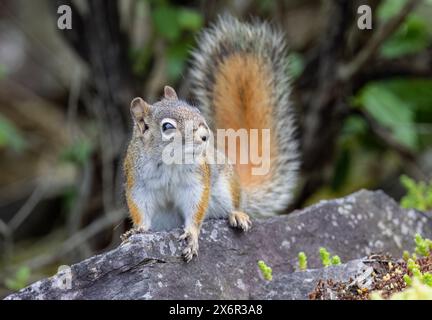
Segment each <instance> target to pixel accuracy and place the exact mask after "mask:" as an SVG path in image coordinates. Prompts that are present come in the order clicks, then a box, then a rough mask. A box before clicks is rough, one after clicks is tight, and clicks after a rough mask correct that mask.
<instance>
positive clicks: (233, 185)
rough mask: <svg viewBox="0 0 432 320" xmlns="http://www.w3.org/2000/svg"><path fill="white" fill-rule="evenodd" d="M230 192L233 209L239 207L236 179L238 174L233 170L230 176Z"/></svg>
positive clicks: (238, 188) (238, 185)
mask: <svg viewBox="0 0 432 320" xmlns="http://www.w3.org/2000/svg"><path fill="white" fill-rule="evenodd" d="M230 192H231V199H232V201H233V206H234V209H235V210H237V209H239V208H240V192H241V188H240V183H239V181H238V176H237V175H236V173H235V172H234V173H233V174H232V176H231V177H230Z"/></svg>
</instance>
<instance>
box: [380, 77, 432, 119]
mask: <svg viewBox="0 0 432 320" xmlns="http://www.w3.org/2000/svg"><path fill="white" fill-rule="evenodd" d="M379 85H380V86H382V87H384V88H385V89H386V90H389V91H391V92H392V93H393V94H395V95H397V96H398V97H399V98H400V99H402V100H404V101H405V102H409V103H410V104H411V105H412V106H413V107H414V108H415V109H416V110H417V111H419V110H424V111H428V112H430V113H431V114H432V108H431V106H432V80H431V79H426V78H424V79H422V78H400V79H391V80H387V81H384V82H380V83H379Z"/></svg>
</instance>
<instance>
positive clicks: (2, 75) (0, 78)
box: [0, 64, 7, 80]
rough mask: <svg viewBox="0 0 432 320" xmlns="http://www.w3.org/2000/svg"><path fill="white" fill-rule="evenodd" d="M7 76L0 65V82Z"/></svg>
mask: <svg viewBox="0 0 432 320" xmlns="http://www.w3.org/2000/svg"><path fill="white" fill-rule="evenodd" d="M6 75H7V71H6V67H5V66H4V65H2V64H0V80H3V79H4V78H5V77H6Z"/></svg>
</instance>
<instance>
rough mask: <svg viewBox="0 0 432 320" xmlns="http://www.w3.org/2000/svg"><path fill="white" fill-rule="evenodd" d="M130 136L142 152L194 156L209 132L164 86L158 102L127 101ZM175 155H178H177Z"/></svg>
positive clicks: (197, 115) (193, 110) (196, 113)
mask: <svg viewBox="0 0 432 320" xmlns="http://www.w3.org/2000/svg"><path fill="white" fill-rule="evenodd" d="M130 110H131V114H132V119H133V121H134V129H133V130H134V133H133V134H134V136H135V137H139V138H140V140H141V141H142V142H143V150H142V151H143V152H145V153H147V154H149V155H150V154H151V156H155V157H159V156H163V154H164V152H179V151H180V152H181V153H180V154H181V155H185V154H189V155H194V156H195V157H196V156H198V155H201V154H202V153H203V152H204V150H205V149H206V147H207V145H208V141H209V139H210V134H211V133H210V129H209V127H208V125H207V123H206V121H205V119H204V117H203V116H202V115H201V113H200V111H199V110H198V109H197V108H195V107H192V106H191V105H189V104H188V103H186V102H184V101H182V100H179V99H178V97H177V93H176V92H175V91H174V89H173V88H171V87H169V86H165V88H164V97H163V99H162V100H160V101H158V102H156V103H154V104H149V103H147V102H145V101H144V100H143V99H142V98H135V99H133V100H132V102H131V107H130ZM177 155H179V153H177Z"/></svg>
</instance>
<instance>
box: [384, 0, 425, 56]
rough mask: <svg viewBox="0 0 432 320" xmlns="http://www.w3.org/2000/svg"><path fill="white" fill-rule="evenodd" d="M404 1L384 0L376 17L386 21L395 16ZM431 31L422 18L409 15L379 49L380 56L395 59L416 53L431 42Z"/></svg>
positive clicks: (413, 14) (414, 14)
mask: <svg viewBox="0 0 432 320" xmlns="http://www.w3.org/2000/svg"><path fill="white" fill-rule="evenodd" d="M405 3H406V0H386V1H384V2H383V3H382V5H380V6H379V7H378V12H377V16H378V19H379V20H380V21H387V20H388V19H390V18H391V17H393V16H394V15H396V14H397V13H398V12H399V11H400V10H401V9H402V7H403V6H404V4H405ZM431 38H432V30H428V24H427V22H426V20H425V18H424V17H420V16H419V15H418V14H416V13H411V14H410V15H408V17H407V18H406V19H405V21H404V22H403V23H402V25H401V26H400V27H399V29H398V30H397V31H396V32H395V33H394V34H393V35H392V36H391V37H390V39H388V40H387V41H386V42H385V43H384V44H383V46H382V47H381V55H382V56H383V57H385V58H397V57H401V56H404V55H407V54H412V53H417V52H420V51H421V50H423V49H425V48H426V47H427V46H428V45H429V44H430V41H431Z"/></svg>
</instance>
